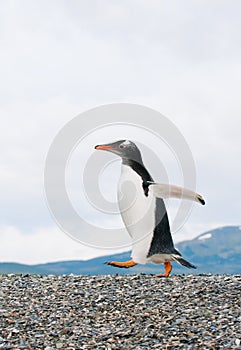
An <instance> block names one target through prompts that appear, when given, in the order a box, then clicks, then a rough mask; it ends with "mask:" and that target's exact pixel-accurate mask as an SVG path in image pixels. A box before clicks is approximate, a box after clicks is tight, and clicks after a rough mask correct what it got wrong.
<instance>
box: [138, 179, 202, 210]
mask: <svg viewBox="0 0 241 350" xmlns="http://www.w3.org/2000/svg"><path fill="white" fill-rule="evenodd" d="M143 187H144V188H146V189H147V188H148V190H150V189H152V191H153V195H154V196H155V197H157V198H183V199H189V200H192V201H195V202H198V203H201V204H202V205H204V204H205V201H204V199H203V197H202V196H201V195H200V194H198V193H196V192H194V191H191V190H188V189H186V188H183V187H180V186H176V185H167V184H159V183H155V182H151V181H147V182H146V185H144V186H143ZM146 192H147V191H146Z"/></svg>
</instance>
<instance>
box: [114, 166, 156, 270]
mask: <svg viewBox="0 0 241 350" xmlns="http://www.w3.org/2000/svg"><path fill="white" fill-rule="evenodd" d="M118 201H119V208H120V212H121V216H122V219H123V221H124V224H125V226H126V229H127V231H128V233H129V234H130V236H131V238H132V256H131V257H132V259H133V260H134V261H135V262H136V263H138V264H145V263H146V262H147V254H148V251H149V249H150V245H151V241H152V237H153V230H154V227H155V203H156V200H155V197H154V196H153V194H152V192H151V191H149V193H148V196H147V197H146V196H145V194H144V191H143V187H142V179H141V177H140V176H139V175H138V174H137V173H136V172H135V171H134V170H132V169H131V167H129V166H127V165H122V169H121V177H120V180H119V188H118Z"/></svg>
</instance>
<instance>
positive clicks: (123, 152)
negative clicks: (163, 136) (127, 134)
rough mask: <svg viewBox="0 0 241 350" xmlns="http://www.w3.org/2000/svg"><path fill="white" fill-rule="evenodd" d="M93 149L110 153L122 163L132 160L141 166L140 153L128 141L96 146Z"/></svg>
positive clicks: (132, 143)
mask: <svg viewBox="0 0 241 350" xmlns="http://www.w3.org/2000/svg"><path fill="white" fill-rule="evenodd" d="M95 149H97V150H104V151H108V152H112V153H114V154H116V155H117V156H119V157H121V158H122V160H123V163H127V162H128V161H131V160H134V161H136V162H138V163H141V164H142V158H141V152H140V151H139V149H138V147H137V146H136V145H135V144H134V142H132V141H129V140H120V141H116V142H113V143H108V144H105V145H98V146H95Z"/></svg>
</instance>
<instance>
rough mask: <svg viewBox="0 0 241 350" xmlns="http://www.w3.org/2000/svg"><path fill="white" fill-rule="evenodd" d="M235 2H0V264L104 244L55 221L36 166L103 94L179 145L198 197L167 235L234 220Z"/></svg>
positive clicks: (240, 56) (239, 102)
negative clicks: (173, 131)
mask: <svg viewBox="0 0 241 350" xmlns="http://www.w3.org/2000/svg"><path fill="white" fill-rule="evenodd" d="M240 11H241V3H240V1H238V0H236V1H235V0H233V1H231V2H230V1H228V0H226V1H221V0H216V1H215V0H213V1H211V2H210V1H205V0H202V1H192V0H184V1H182V2H180V1H177V0H176V1H156V0H155V1H154V0H151V1H150V0H148V1H147V0H145V1H142V0H133V1H127V0H126V1H125V0H124V1H121V2H120V1H114V0H111V1H108V0H106V1H100V0H99V1H96V0H93V1H91V2H87V1H81V0H76V1H75V0H72V1H67V0H65V1H61V0H56V1H55V0H52V1H46V0H41V1H40V0H39V1H38V0H36V1H31V0H29V1H27V0H22V1H21V2H20V1H17V0H16V1H14V0H13V1H2V2H1V12H0V23H1V24H0V42H1V54H0V60H1V61H0V62H1V64H0V75H1V85H0V89H1V91H0V113H1V128H0V134H1V137H0V143H1V164H0V176H1V182H0V188H1V197H0V203H1V216H0V220H1V221H0V239H1V244H0V260H1V261H18V262H24V263H36V262H46V261H56V260H63V259H86V258H89V257H93V256H95V255H100V254H104V253H106V252H104V251H103V250H96V249H93V248H88V247H86V246H84V245H81V244H80V243H78V242H76V241H74V240H72V239H71V238H69V237H68V236H67V235H66V234H65V233H63V232H62V231H61V230H60V229H59V227H58V226H57V225H56V222H55V221H54V220H53V218H52V216H51V214H50V212H49V209H48V206H47V204H46V201H45V196H44V188H43V187H44V186H43V173H44V164H45V159H46V156H47V153H48V150H49V148H50V145H51V143H52V141H53V139H54V137H55V136H56V135H57V134H58V132H59V130H61V128H63V127H64V125H65V124H66V123H68V122H69V121H70V120H71V119H72V118H74V117H75V116H76V115H78V114H80V113H82V112H85V111H86V110H88V109H90V108H94V107H97V106H99V105H103V104H109V103H116V102H128V103H136V104H140V105H144V106H148V107H151V108H153V109H155V110H157V111H159V112H161V113H162V114H163V115H165V116H166V117H168V118H169V119H170V120H171V121H172V122H173V123H174V124H175V125H176V127H177V128H178V129H179V130H180V132H181V133H182V135H183V136H184V138H185V139H186V141H187V142H188V144H189V147H190V149H191V151H192V153H193V157H194V160H195V163H196V171H197V188H198V191H199V192H200V193H202V194H203V195H204V196H205V198H206V200H207V205H206V207H204V208H203V207H201V208H200V207H195V208H194V209H193V211H192V213H191V216H190V218H189V220H188V222H187V223H186V225H185V226H184V227H183V228H181V230H180V232H178V233H176V234H175V235H174V239H175V240H176V241H178V239H179V240H180V237H182V238H191V237H193V236H195V235H197V234H199V233H202V232H203V231H208V230H210V229H212V228H215V227H219V226H223V225H239V224H241V217H240V213H241V204H240V194H241V184H240V183H241V181H240V178H241V165H240V161H241V137H240V128H241V99H240V93H241V45H240V42H241V22H240ZM122 133H123V130H122ZM126 133H127V134H128V132H126ZM107 134H108V137H109V135H110V134H109V133H107ZM102 136H103V135H102ZM147 140H148V138H147ZM107 141H110V137H109V139H108V140H107ZM98 142H99V140H97V141H96V142H95V143H98ZM143 143H145V142H144V141H143ZM88 155H89V156H90V155H91V153H90V151H89V150H88V151H87V155H85V156H86V157H87V158H88ZM79 159H81V152H80V153H79ZM114 173H115V174H117V170H115V171H114ZM70 179H71V178H70ZM176 180H178V179H176ZM113 181H114V180H113ZM174 181H175V177H174ZM113 183H114V182H113ZM107 196H108V193H107ZM75 201H76V198H75ZM81 201H83V198H82V197H81V196H80V202H79V208H81ZM84 215H87V213H85V214H84ZM93 216H94V214H92V219H93V220H94V222H95V223H96V222H97V221H99V222H100V225H101V226H102V227H103V226H104V225H105V224H108V219H107V218H106V217H103V221H101V220H102V218H101V215H100V213H96V217H93ZM109 220H110V221H111V220H112V218H111V217H110V218H109ZM116 220H117V221H118V218H117V219H116Z"/></svg>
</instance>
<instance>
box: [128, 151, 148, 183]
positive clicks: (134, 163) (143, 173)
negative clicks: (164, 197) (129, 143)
mask: <svg viewBox="0 0 241 350" xmlns="http://www.w3.org/2000/svg"><path fill="white" fill-rule="evenodd" d="M122 165H125V166H129V167H130V168H131V169H132V170H133V171H135V172H136V173H137V174H138V175H139V176H140V177H141V178H142V181H144V182H145V181H153V178H152V177H151V175H150V173H149V172H148V171H147V169H146V168H145V166H144V163H143V161H142V159H141V157H140V158H139V159H138V160H134V159H129V158H122Z"/></svg>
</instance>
